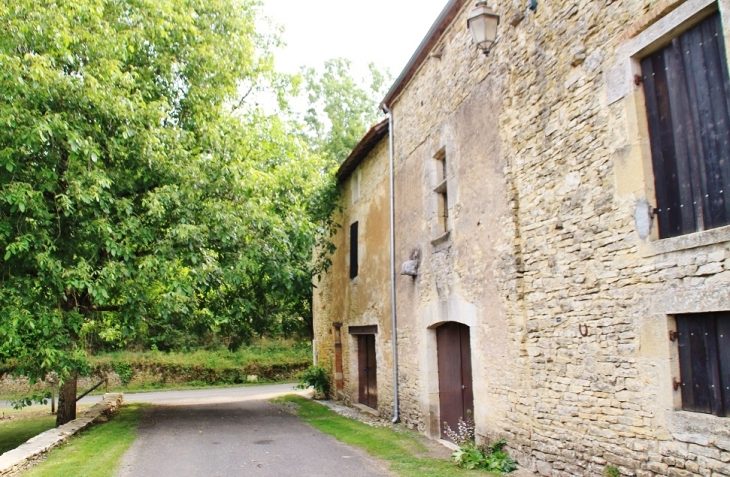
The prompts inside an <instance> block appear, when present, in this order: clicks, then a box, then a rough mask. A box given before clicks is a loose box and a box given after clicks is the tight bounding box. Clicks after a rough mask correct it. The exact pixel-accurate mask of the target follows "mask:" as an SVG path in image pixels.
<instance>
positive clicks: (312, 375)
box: [297, 366, 330, 397]
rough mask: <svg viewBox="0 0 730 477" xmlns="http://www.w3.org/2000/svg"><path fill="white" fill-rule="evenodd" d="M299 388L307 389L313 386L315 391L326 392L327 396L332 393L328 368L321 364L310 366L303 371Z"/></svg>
mask: <svg viewBox="0 0 730 477" xmlns="http://www.w3.org/2000/svg"><path fill="white" fill-rule="evenodd" d="M299 381H300V382H299V386H297V387H298V388H299V389H307V388H308V387H310V386H312V387H313V388H314V390H315V391H317V392H318V393H320V394H324V396H325V397H329V395H330V377H329V373H327V370H326V369H324V368H323V367H321V366H310V367H308V368H307V369H306V370H304V372H303V373H302V375H301V377H300V378H299Z"/></svg>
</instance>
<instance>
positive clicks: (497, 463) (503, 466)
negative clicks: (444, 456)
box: [444, 412, 517, 473]
mask: <svg viewBox="0 0 730 477" xmlns="http://www.w3.org/2000/svg"><path fill="white" fill-rule="evenodd" d="M444 426H445V428H446V435H447V436H448V437H449V439H451V440H452V441H453V442H454V443H455V444H456V445H458V446H459V450H457V451H455V452H454V453H453V454H451V458H452V460H453V461H454V463H456V465H457V466H458V467H461V468H464V469H469V470H473V469H485V470H488V471H490V472H498V473H509V472H512V471H514V470H516V469H517V464H516V463H515V461H514V460H512V459H511V458H510V456H509V454H508V453H507V452H506V451H505V450H504V447H505V446H506V445H507V441H505V440H504V439H499V440H497V441H495V442H492V443H490V444H483V445H477V443H476V439H475V437H476V434H475V428H474V419H473V418H472V416H471V413H469V412H467V418H466V421H464V420H463V419H459V422H458V424H457V428H456V430H453V429H451V427H449V425H448V424H447V423H446V422H444Z"/></svg>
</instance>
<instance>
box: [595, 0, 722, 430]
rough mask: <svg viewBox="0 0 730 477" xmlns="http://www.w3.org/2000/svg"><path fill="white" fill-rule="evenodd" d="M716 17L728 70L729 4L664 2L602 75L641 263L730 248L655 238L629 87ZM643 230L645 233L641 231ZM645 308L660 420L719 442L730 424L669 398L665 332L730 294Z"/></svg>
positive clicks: (640, 92)
mask: <svg viewBox="0 0 730 477" xmlns="http://www.w3.org/2000/svg"><path fill="white" fill-rule="evenodd" d="M717 11H719V12H720V17H721V21H722V25H723V33H724V35H723V36H724V41H725V47H726V54H727V55H728V64H730V0H665V1H662V2H660V3H659V4H658V5H657V6H656V7H655V8H654V9H653V10H652V11H650V12H649V13H648V14H647V15H646V16H644V17H642V18H640V19H639V20H638V21H637V22H636V23H635V24H634V25H633V26H631V27H629V28H628V29H627V32H626V33H625V34H624V35H623V36H622V37H620V38H618V39H617V40H616V41H617V43H618V44H617V47H616V51H615V54H614V58H613V62H612V63H610V64H609V65H608V68H607V69H606V71H605V77H606V80H605V81H606V104H607V106H608V107H609V108H614V110H615V111H617V112H619V111H620V113H619V114H623V116H624V117H625V121H626V123H625V130H624V132H625V134H626V137H627V141H626V142H627V144H626V145H627V146H628V147H627V148H626V151H619V154H618V155H617V156H615V157H616V160H615V161H614V173H615V187H616V196H617V198H618V199H619V200H620V201H622V202H624V203H628V202H631V203H632V204H634V207H635V210H634V218H635V221H636V229H637V232H638V235H639V237H640V239H641V240H637V241H636V242H635V243H636V251H637V254H638V255H639V256H640V257H642V258H647V257H655V256H660V255H671V254H674V253H678V252H681V251H685V250H694V251H696V253H700V252H704V251H706V250H707V249H708V248H709V247H711V246H712V245H716V244H721V243H723V242H730V226H724V227H718V228H714V229H709V230H705V231H700V232H695V233H690V234H687V235H682V236H678V237H671V238H664V239H660V238H659V235H658V227H657V226H656V225H657V222H656V218H655V217H651V216H650V211H651V210H652V207H653V206H652V205H651V204H656V200H655V191H654V187H655V186H654V172H653V164H652V155H651V147H650V143H649V126H648V120H647V110H646V103H645V98H644V89H643V85H642V84H639V85H637V84H636V83H635V81H634V78H635V75H640V74H641V64H640V62H641V59H642V58H644V57H645V56H647V55H649V54H651V53H653V52H655V51H658V50H660V49H661V48H663V47H664V46H666V45H667V44H668V43H669V42H670V41H671V40H672V39H673V38H675V37H677V36H678V35H680V34H682V33H684V32H685V31H687V30H688V29H690V28H691V27H693V26H694V25H696V24H697V23H699V22H700V21H702V20H703V19H705V18H707V17H708V16H709V15H711V14H713V13H715V12H717ZM624 152H625V153H626V156H624V155H623V153H624ZM642 225H643V226H645V227H646V229H647V230H642ZM648 301H649V303H648V307H647V315H646V316H645V317H644V323H643V324H642V327H643V328H644V332H645V333H646V334H647V336H648V335H651V336H653V337H657V336H659V337H661V336H664V337H666V346H662V345H659V347H658V348H655V349H654V351H653V352H655V353H657V355H658V356H662V357H664V358H666V361H665V362H664V364H663V365H662V366H661V367H660V368H661V370H660V373H659V382H658V389H661V390H669V391H666V392H667V395H660V396H658V398H659V399H660V401H662V402H664V403H665V404H667V407H666V408H665V409H666V410H667V411H668V412H667V413H666V414H663V416H662V418H663V419H664V420H665V423H666V425H667V429H668V430H669V431H670V432H672V433H674V434H673V435H674V436H677V435H682V436H684V435H685V434H686V435H690V433H692V432H694V429H696V428H697V426H698V425H700V426H702V427H703V428H705V429H707V430H708V434H710V435H720V434H721V433H722V432H725V431H724V429H725V426H727V418H720V417H717V416H713V415H707V414H702V413H696V412H690V411H684V410H682V402H681V396H680V393H679V392H673V391H671V390H672V386H673V379H675V378H678V377H679V353H678V351H677V349H676V346H673V345H672V344H671V342H670V341H669V336H668V331H670V330H672V331H676V329H677V327H676V319H675V317H676V316H677V315H680V314H691V313H707V312H723V311H727V310H730V294H728V293H727V290H726V288H725V286H724V285H722V284H720V285H712V286H705V287H701V288H698V287H695V286H691V285H687V286H684V287H681V288H680V289H671V290H668V291H658V292H656V293H653V294H652V295H651V297H650V298H649V300H648ZM642 342H643V340H642ZM655 342H656V338H652V342H651V343H649V342H648V341H647V345H648V347H652V346H655V344H654V343H655ZM656 344H658V343H656ZM662 394H663V392H662ZM670 394H671V395H670ZM665 398H668V401H669V402H667V401H665V400H664V399H665ZM680 440H681V439H680Z"/></svg>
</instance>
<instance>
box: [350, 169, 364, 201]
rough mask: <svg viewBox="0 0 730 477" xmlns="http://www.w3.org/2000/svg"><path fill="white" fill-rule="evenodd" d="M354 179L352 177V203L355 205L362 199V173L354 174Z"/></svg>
mask: <svg viewBox="0 0 730 477" xmlns="http://www.w3.org/2000/svg"><path fill="white" fill-rule="evenodd" d="M353 176H354V177H352V179H351V181H352V203H353V204H354V203H355V202H357V201H358V200H359V199H360V183H361V182H362V180H361V179H362V173H361V172H360V171H356V172H355V174H353Z"/></svg>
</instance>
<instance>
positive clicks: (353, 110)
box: [303, 58, 391, 164]
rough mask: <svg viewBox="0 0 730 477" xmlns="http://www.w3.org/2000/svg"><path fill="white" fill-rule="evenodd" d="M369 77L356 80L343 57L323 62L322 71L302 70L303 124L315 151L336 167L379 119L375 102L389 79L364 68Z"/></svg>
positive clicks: (383, 74)
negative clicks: (304, 109)
mask: <svg viewBox="0 0 730 477" xmlns="http://www.w3.org/2000/svg"><path fill="white" fill-rule="evenodd" d="M368 69H369V77H368V78H363V79H360V80H357V79H355V78H354V77H353V74H352V63H351V62H350V61H349V60H346V59H343V58H335V59H331V60H328V61H326V62H325V64H324V70H323V71H322V72H319V71H317V70H316V69H314V68H305V69H304V71H303V77H304V86H305V90H306V92H307V95H308V98H307V99H308V104H309V109H308V110H307V113H306V115H305V121H306V123H307V125H308V127H309V132H310V135H309V139H310V141H311V142H312V143H313V144H315V145H316V148H315V149H316V150H317V151H318V152H319V153H321V154H323V155H325V156H326V157H328V158H330V159H332V160H334V161H335V162H337V163H338V164H340V163H342V161H344V160H345V158H347V156H348V155H349V154H350V151H352V149H353V148H354V147H355V145H357V143H358V141H360V139H361V138H362V136H363V135H364V134H365V132H367V130H368V128H370V127H371V126H373V125H374V124H376V123H377V122H379V121H380V120H381V119H382V112H380V108H379V104H380V103H379V101H380V99H382V98H383V97H384V96H385V93H386V92H387V87H388V85H389V84H390V79H391V76H390V74H389V73H388V72H387V71H381V70H379V69H378V68H377V67H376V66H375V65H374V64H372V63H371V64H369V65H368Z"/></svg>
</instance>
